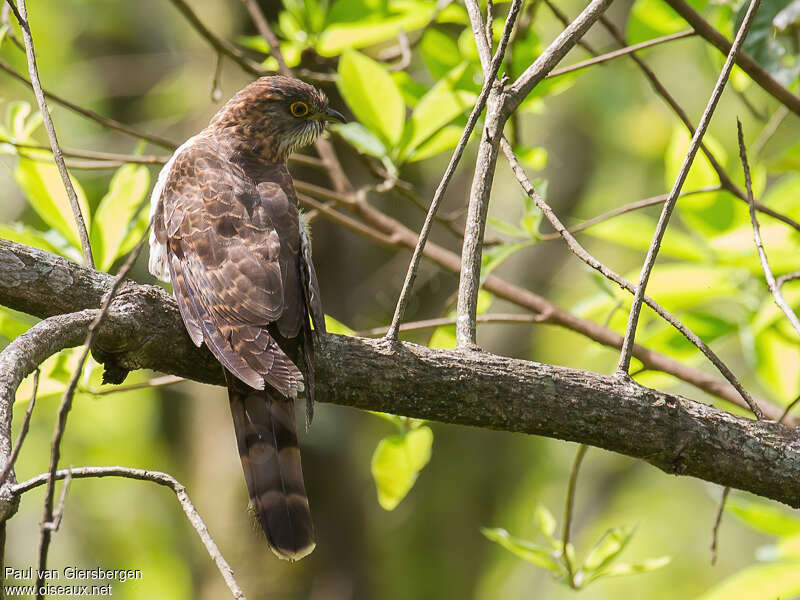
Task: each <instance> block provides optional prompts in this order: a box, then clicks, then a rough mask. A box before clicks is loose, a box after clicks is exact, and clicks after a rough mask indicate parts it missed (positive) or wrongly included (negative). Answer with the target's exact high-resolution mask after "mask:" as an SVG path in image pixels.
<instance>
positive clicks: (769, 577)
mask: <svg viewBox="0 0 800 600" xmlns="http://www.w3.org/2000/svg"><path fill="white" fill-rule="evenodd" d="M797 594H800V561H796V560H789V561H783V562H777V563H771V564H766V565H753V566H751V567H747V568H745V569H743V570H741V571H739V572H738V573H736V574H735V575H733V576H731V577H729V578H728V579H726V580H725V581H723V582H722V583H720V584H718V585H716V586H714V587H713V588H712V589H710V590H709V591H708V592H706V593H705V594H703V595H702V596H699V597H698V598H697V600H776V598H787V599H788V598H794V597H795V596H796V595H797Z"/></svg>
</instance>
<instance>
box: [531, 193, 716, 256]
mask: <svg viewBox="0 0 800 600" xmlns="http://www.w3.org/2000/svg"><path fill="white" fill-rule="evenodd" d="M722 189H723V188H722V186H720V185H709V186H706V187H702V188H698V189H696V190H691V191H689V192H681V193H680V195H679V196H678V197H679V198H684V197H686V196H694V195H696V194H707V193H709V192H719V191H720V190H722ZM668 197H669V194H661V195H660V196H653V197H651V198H645V199H643V200H637V201H636V202H631V203H630V204H625V205H624V206H620V207H619V208H615V209H613V210H610V211H608V212H605V213H603V214H602V215H598V216H596V217H593V218H591V219H587V220H586V221H584V222H583V223H581V224H580V225H576V226H575V227H570V228H569V229H567V231H568V232H569V233H579V232H581V231H584V230H586V229H589V228H590V227H594V226H595V225H597V224H598V223H602V222H604V221H608V220H609V219H613V218H614V217H618V216H620V215H623V214H625V213H629V212H633V211H635V210H640V209H642V208H647V207H648V206H655V205H657V204H663V203H664V202H665V201H666V200H667V198H668ZM559 238H561V235H560V234H559V233H558V232H555V233H546V234H543V235H541V236H540V237H539V239H540V240H541V241H543V242H549V241H552V240H557V239H559Z"/></svg>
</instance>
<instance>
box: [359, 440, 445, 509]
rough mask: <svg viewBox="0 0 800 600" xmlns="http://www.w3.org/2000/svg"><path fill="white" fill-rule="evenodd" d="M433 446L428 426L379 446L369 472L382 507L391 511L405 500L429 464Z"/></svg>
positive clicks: (383, 442)
mask: <svg viewBox="0 0 800 600" xmlns="http://www.w3.org/2000/svg"><path fill="white" fill-rule="evenodd" d="M432 446H433V432H432V431H431V429H430V427H427V426H422V427H419V428H417V429H412V430H411V431H408V432H407V433H405V434H404V435H392V436H389V437H387V438H384V439H382V440H381V441H380V442H379V443H378V446H377V448H375V452H374V454H373V455H372V462H371V471H372V477H373V478H374V479H375V485H376V487H377V491H378V503H379V504H380V505H381V507H382V508H384V509H385V510H394V509H395V508H396V507H397V505H398V504H399V503H400V501H401V500H402V499H403V498H405V497H406V494H408V492H409V491H410V490H411V488H412V487H413V486H414V482H415V481H416V480H417V477H418V475H419V472H420V470H422V468H423V467H425V465H426V464H428V461H429V460H430V457H431V447H432Z"/></svg>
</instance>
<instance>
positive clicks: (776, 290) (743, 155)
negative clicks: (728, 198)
mask: <svg viewBox="0 0 800 600" xmlns="http://www.w3.org/2000/svg"><path fill="white" fill-rule="evenodd" d="M736 126H737V130H738V135H739V158H740V159H741V161H742V168H743V169H744V185H745V188H746V189H747V200H748V202H749V203H750V222H751V223H752V225H753V239H754V240H755V244H756V250H757V251H758V260H759V261H760V262H761V270H762V271H764V279H765V280H766V282H767V287H768V288H769V291H770V293H771V294H772V297H773V298H774V300H775V304H777V305H778V308H780V309H781V310H782V311H783V314H785V315H786V318H787V319H788V320H789V323H791V324H792V327H794V330H795V331H796V332H797V335H799V336H800V319H798V318H797V315H796V314H795V312H794V311H793V310H792V307H791V306H789V303H788V302H786V299H785V298H784V297H783V293H782V292H781V288H780V286H778V283H777V282H776V281H775V275H773V273H772V269H771V268H770V266H769V260H767V252H766V250H764V242H763V241H762V240H761V227H760V226H759V224H758V217H756V210H755V206H754V204H755V202H754V200H753V183H752V181H751V180H750V165H749V164H748V163H747V149H746V148H745V146H744V133H742V122H741V121H739V120H738V119H737V120H736Z"/></svg>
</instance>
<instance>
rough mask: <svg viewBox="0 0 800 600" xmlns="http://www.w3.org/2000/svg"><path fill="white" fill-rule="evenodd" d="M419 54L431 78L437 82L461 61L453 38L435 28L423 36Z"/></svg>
mask: <svg viewBox="0 0 800 600" xmlns="http://www.w3.org/2000/svg"><path fill="white" fill-rule="evenodd" d="M419 52H420V54H421V55H422V60H423V61H424V62H425V66H426V67H428V71H430V74H431V76H432V77H433V78H434V79H435V80H437V81H438V80H440V79H442V78H443V77H444V76H445V75H447V73H449V72H450V71H451V70H452V69H453V68H454V67H455V66H456V65H457V64H458V62H459V61H460V60H461V55H460V53H459V51H458V44H456V42H455V41H453V38H452V36H450V35H447V34H445V33H443V32H441V31H439V30H438V29H435V28H433V27H432V28H430V29H428V30H427V31H426V32H425V35H423V36H422V40H421V41H420V43H419Z"/></svg>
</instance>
